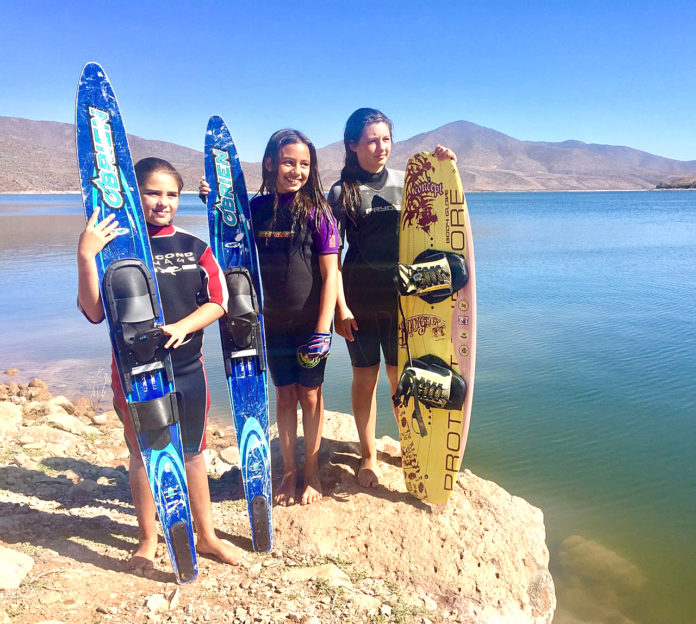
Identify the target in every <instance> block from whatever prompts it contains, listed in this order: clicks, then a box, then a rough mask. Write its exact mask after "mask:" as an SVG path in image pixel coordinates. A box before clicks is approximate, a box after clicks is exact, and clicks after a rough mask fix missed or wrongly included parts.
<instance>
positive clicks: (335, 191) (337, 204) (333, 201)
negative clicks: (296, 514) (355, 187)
mask: <svg viewBox="0 0 696 624" xmlns="http://www.w3.org/2000/svg"><path fill="white" fill-rule="evenodd" d="M342 193H343V187H342V186H341V181H340V180H337V181H336V182H334V183H333V184H332V185H331V188H330V189H329V194H328V195H327V196H326V201H327V202H328V203H329V206H331V208H332V210H333V211H334V213H337V212H338V211H339V210H340V208H341V194H342Z"/></svg>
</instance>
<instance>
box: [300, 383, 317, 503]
mask: <svg viewBox="0 0 696 624" xmlns="http://www.w3.org/2000/svg"><path fill="white" fill-rule="evenodd" d="M297 389H298V392H297V394H298V396H299V399H300V405H301V406H302V429H303V431H304V440H305V465H304V486H303V489H302V499H301V503H302V504H303V505H309V504H310V503H314V502H316V501H318V500H319V499H320V498H321V497H322V492H321V482H320V480H319V447H320V446H321V432H322V429H323V427H324V398H323V397H322V394H321V386H318V387H316V388H305V387H304V386H302V385H298V386H297Z"/></svg>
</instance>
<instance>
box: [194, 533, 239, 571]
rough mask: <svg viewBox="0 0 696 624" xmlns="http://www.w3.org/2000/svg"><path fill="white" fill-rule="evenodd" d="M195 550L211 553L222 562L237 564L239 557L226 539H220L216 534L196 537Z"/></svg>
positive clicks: (201, 552)
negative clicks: (207, 536)
mask: <svg viewBox="0 0 696 624" xmlns="http://www.w3.org/2000/svg"><path fill="white" fill-rule="evenodd" d="M196 551H197V552H198V553H200V554H201V555H213V556H214V557H217V558H218V559H219V560H220V561H222V562H223V563H229V564H230V565H233V566H236V565H239V559H237V557H236V556H235V548H234V546H232V544H230V543H229V542H228V541H227V540H223V539H220V538H219V537H218V536H217V535H215V536H213V537H209V538H201V537H199V538H198V543H197V544H196Z"/></svg>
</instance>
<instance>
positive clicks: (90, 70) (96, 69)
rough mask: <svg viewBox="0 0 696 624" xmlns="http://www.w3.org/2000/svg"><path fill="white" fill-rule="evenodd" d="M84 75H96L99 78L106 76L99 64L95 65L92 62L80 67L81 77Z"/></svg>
mask: <svg viewBox="0 0 696 624" xmlns="http://www.w3.org/2000/svg"><path fill="white" fill-rule="evenodd" d="M86 74H91V75H94V74H96V75H97V76H99V77H102V76H106V72H105V71H104V68H103V67H102V66H101V65H100V64H99V63H96V62H94V61H89V62H88V63H85V64H84V66H83V67H82V72H81V75H82V76H85V75H86Z"/></svg>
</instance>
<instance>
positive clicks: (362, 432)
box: [351, 364, 379, 487]
mask: <svg viewBox="0 0 696 624" xmlns="http://www.w3.org/2000/svg"><path fill="white" fill-rule="evenodd" d="M378 378H379V364H376V365H374V366H365V367H362V366H360V367H358V366H354V367H353V385H352V388H351V402H352V404H353V417H354V418H355V426H356V427H357V429H358V437H359V438H360V456H361V459H360V468H359V470H358V483H360V485H362V486H363V487H375V486H376V485H377V483H378V482H379V479H378V475H377V446H376V440H375V430H376V426H377V396H376V395H377V379H378Z"/></svg>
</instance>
